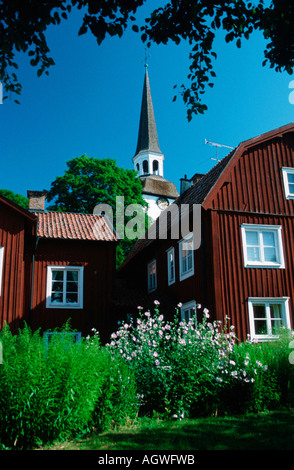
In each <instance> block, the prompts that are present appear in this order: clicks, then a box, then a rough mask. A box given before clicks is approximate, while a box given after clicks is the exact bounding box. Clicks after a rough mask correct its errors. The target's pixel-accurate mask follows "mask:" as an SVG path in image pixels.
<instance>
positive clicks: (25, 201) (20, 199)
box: [0, 189, 29, 209]
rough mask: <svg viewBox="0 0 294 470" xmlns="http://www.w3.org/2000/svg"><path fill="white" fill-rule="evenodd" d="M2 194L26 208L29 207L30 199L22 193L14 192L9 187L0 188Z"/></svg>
mask: <svg viewBox="0 0 294 470" xmlns="http://www.w3.org/2000/svg"><path fill="white" fill-rule="evenodd" d="M0 194H1V195H2V196H4V197H6V198H7V199H10V200H11V201H13V202H15V203H16V204H18V205H19V206H21V207H23V208H24V209H28V208H29V200H28V198H27V197H25V196H22V195H21V194H18V193H16V194H15V193H14V192H13V191H10V190H9V189H0Z"/></svg>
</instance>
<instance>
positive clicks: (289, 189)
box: [282, 168, 294, 199]
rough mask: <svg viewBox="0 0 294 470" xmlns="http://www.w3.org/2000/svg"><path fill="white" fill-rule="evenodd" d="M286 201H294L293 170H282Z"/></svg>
mask: <svg viewBox="0 0 294 470" xmlns="http://www.w3.org/2000/svg"><path fill="white" fill-rule="evenodd" d="M282 174H283V181H284V190H285V196H286V199H294V168H282Z"/></svg>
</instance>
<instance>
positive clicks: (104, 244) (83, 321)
mask: <svg viewBox="0 0 294 470" xmlns="http://www.w3.org/2000/svg"><path fill="white" fill-rule="evenodd" d="M28 195H29V196H30V209H29V210H28V211H27V210H25V209H21V208H19V206H17V205H16V204H13V203H10V202H9V201H7V200H5V199H4V198H2V197H0V211H1V217H0V247H1V248H0V286H1V287H2V289H1V291H0V327H3V324H4V322H5V321H6V322H7V323H9V324H10V325H11V326H12V327H14V326H16V327H19V326H23V320H25V321H26V322H27V323H28V324H29V325H30V326H31V327H32V329H34V330H35V329H37V328H41V329H42V330H48V329H54V328H57V327H62V326H63V325H64V324H65V322H66V321H67V320H69V319H70V325H71V327H72V328H74V329H76V330H78V331H80V332H82V333H83V334H88V333H90V331H91V329H92V328H96V329H97V330H98V331H99V332H100V334H101V337H102V339H103V338H104V337H105V338H107V337H108V334H109V333H110V332H111V331H112V328H113V319H112V316H111V300H112V288H113V282H114V275H115V251H116V239H115V236H114V234H113V231H112V229H111V228H110V226H109V225H108V223H107V221H106V219H105V218H104V217H102V216H95V215H88V214H73V213H62V212H50V211H46V210H44V204H45V194H44V193H43V192H36V191H30V192H28ZM1 268H2V269H1Z"/></svg>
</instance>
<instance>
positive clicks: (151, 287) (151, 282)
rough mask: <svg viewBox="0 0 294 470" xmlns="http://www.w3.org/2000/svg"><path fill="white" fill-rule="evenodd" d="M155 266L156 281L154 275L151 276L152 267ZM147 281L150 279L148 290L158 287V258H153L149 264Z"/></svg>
mask: <svg viewBox="0 0 294 470" xmlns="http://www.w3.org/2000/svg"><path fill="white" fill-rule="evenodd" d="M153 265H154V266H155V273H154V282H153V276H150V267H151V266H153ZM147 281H148V292H154V291H155V290H156V289H157V265H156V259H153V260H152V261H150V263H148V265H147Z"/></svg>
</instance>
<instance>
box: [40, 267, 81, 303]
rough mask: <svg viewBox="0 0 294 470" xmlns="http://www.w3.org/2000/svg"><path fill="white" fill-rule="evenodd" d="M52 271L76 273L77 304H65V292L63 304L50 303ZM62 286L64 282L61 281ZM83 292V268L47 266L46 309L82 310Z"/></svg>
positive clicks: (64, 293)
mask: <svg viewBox="0 0 294 470" xmlns="http://www.w3.org/2000/svg"><path fill="white" fill-rule="evenodd" d="M52 271H62V272H63V273H67V272H68V271H78V301H77V303H66V301H65V295H66V291H65V290H63V302H60V303H58V302H51V294H52ZM63 282H64V284H65V283H66V280H64V281H63ZM83 291H84V267H83V266H47V289H46V308H63V309H81V308H83Z"/></svg>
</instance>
